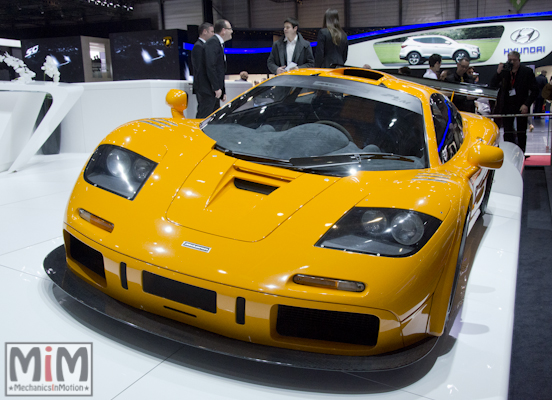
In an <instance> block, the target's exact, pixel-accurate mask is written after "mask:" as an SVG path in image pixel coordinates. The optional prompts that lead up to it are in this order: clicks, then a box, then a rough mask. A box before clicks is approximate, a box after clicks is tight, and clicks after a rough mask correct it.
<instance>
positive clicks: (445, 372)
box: [0, 154, 521, 400]
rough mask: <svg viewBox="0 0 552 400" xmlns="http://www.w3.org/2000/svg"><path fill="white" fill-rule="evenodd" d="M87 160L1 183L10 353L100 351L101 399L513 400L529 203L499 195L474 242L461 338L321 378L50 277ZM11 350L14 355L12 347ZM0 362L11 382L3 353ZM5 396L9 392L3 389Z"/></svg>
mask: <svg viewBox="0 0 552 400" xmlns="http://www.w3.org/2000/svg"><path fill="white" fill-rule="evenodd" d="M86 159H87V155H84V154H61V155H52V156H35V157H34V158H33V159H32V161H31V163H30V164H29V165H27V166H26V167H25V168H23V169H22V170H21V171H20V172H17V173H14V174H7V173H0V221H1V223H0V313H1V314H0V315H2V325H1V326H2V329H1V330H0V342H2V343H5V342H92V343H93V395H94V398H97V399H118V400H124V399H128V400H136V399H154V398H156V399H173V398H174V399H176V398H179V399H183V398H184V399H240V400H243V399H259V398H262V399H286V400H289V399H319V398H320V399H335V398H340V399H342V398H345V399H346V398H354V399H392V400H394V399H396V400H413V399H434V400H437V399H470V400H477V399H505V398H506V397H507V395H508V376H509V367H510V348H511V339H512V324H513V311H514V292H515V283H516V267H517V259H518V243H519V228H520V213H521V199H520V198H519V197H516V196H510V195H506V194H500V193H494V192H493V193H492V195H491V198H490V202H489V214H488V215H485V216H484V218H480V219H479V221H478V222H477V224H476V225H475V227H474V229H473V230H472V233H471V234H470V236H469V244H468V246H469V248H470V249H471V250H472V251H471V252H470V255H469V257H471V258H472V267H471V273H470V278H469V284H468V286H467V290H466V295H465V301H464V303H463V306H462V307H461V308H460V310H459V313H458V316H457V318H456V320H455V323H454V326H453V328H452V331H451V335H450V336H449V337H447V338H445V340H442V341H440V342H439V344H438V348H436V349H435V350H434V351H433V352H432V353H431V354H430V355H429V356H428V357H426V358H425V359H424V360H422V361H420V362H418V363H415V364H414V365H412V366H410V367H407V368H404V369H401V370H397V371H389V372H379V373H344V372H327V371H310V370H301V369H296V368H286V367H281V366H275V365H267V364H263V363H258V362H251V361H244V360H240V359H235V358H230V357H227V356H223V355H218V354H214V353H211V352H208V351H204V350H200V349H196V348H192V347H188V346H183V345H180V344H178V343H174V342H171V341H169V340H166V339H163V338H159V337H156V336H153V335H151V334H148V333H145V332H142V331H139V330H136V329H134V328H132V327H129V326H126V325H123V324H121V323H119V322H117V321H114V320H111V319H109V318H108V317H105V316H102V315H99V314H97V313H95V312H94V311H91V310H89V309H88V308H87V307H85V306H83V305H81V304H79V303H76V302H75V301H74V300H72V299H71V298H69V297H68V296H67V295H65V294H64V293H63V292H61V291H60V290H59V289H57V287H54V285H53V284H52V283H51V281H50V280H49V279H48V278H47V277H46V275H45V273H44V271H43V269H42V262H43V259H44V258H45V257H46V255H47V254H48V253H49V252H50V251H52V250H53V249H55V248H56V247H58V246H60V245H61V244H62V239H61V234H62V215H63V212H64V208H65V205H66V201H67V198H68V196H69V194H70V191H71V188H72V186H73V184H74V182H75V179H76V177H77V175H78V173H79V172H80V169H81V168H82V166H83V165H84V163H85V161H86ZM2 349H5V346H3V345H2ZM2 354H3V355H2V360H0V376H2V385H3V386H4V385H5V383H6V371H5V361H4V359H3V358H4V357H5V355H4V351H2ZM0 393H2V394H1V395H2V396H4V393H5V387H2V390H0Z"/></svg>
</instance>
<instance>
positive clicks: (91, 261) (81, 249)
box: [68, 234, 105, 286]
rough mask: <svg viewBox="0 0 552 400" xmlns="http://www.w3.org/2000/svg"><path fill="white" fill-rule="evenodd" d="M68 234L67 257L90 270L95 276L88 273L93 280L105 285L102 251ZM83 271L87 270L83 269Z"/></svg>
mask: <svg viewBox="0 0 552 400" xmlns="http://www.w3.org/2000/svg"><path fill="white" fill-rule="evenodd" d="M68 235H69V257H70V258H71V259H73V260H74V261H76V262H78V263H79V264H80V265H81V266H83V267H84V268H85V269H87V270H89V271H92V272H93V273H94V274H95V275H97V277H100V278H101V279H102V280H101V281H100V280H99V279H98V278H97V277H96V276H93V275H89V277H90V278H91V279H92V280H94V281H95V282H97V283H99V284H101V285H102V286H105V268H104V261H103V256H102V253H100V252H99V251H97V250H94V249H93V248H92V247H90V246H87V245H86V244H84V243H83V242H81V241H80V240H78V239H77V238H76V237H74V236H73V235H71V234H68ZM83 272H85V273H86V272H87V271H86V270H84V269H83Z"/></svg>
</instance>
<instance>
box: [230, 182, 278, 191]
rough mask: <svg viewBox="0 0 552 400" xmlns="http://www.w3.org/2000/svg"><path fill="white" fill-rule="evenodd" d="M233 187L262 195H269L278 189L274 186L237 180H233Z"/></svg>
mask: <svg viewBox="0 0 552 400" xmlns="http://www.w3.org/2000/svg"><path fill="white" fill-rule="evenodd" d="M234 185H236V187H237V188H238V189H242V190H248V191H250V192H257V193H262V194H270V193H272V192H273V191H275V190H276V189H278V188H277V187H275V186H269V185H263V184H262V183H256V182H250V181H246V180H243V179H239V178H234Z"/></svg>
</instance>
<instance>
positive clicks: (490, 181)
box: [479, 170, 495, 215]
mask: <svg viewBox="0 0 552 400" xmlns="http://www.w3.org/2000/svg"><path fill="white" fill-rule="evenodd" d="M494 173H495V172H494V170H493V171H490V172H489V176H488V177H487V186H486V187H485V193H484V194H483V200H482V201H481V206H480V207H479V209H480V210H481V214H480V215H483V214H485V212H486V211H487V204H489V197H490V196H491V186H492V185H493V179H494Z"/></svg>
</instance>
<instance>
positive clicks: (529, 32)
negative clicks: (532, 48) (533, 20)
mask: <svg viewBox="0 0 552 400" xmlns="http://www.w3.org/2000/svg"><path fill="white" fill-rule="evenodd" d="M539 37H540V33H539V31H537V30H536V29H533V28H522V29H518V30H515V31H514V32H513V33H512V34H511V35H510V39H512V41H513V42H515V43H520V44H526V43H531V42H534V41H535V40H537V39H538V38H539Z"/></svg>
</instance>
